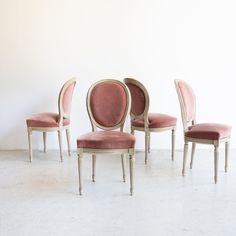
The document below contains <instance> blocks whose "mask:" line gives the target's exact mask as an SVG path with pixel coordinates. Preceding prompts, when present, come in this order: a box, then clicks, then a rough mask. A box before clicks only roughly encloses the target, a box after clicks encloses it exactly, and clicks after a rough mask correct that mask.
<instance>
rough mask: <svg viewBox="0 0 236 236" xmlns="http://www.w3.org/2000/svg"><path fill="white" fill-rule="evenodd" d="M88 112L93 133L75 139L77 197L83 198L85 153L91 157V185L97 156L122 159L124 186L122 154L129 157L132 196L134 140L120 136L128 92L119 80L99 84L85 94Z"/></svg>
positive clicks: (130, 137) (131, 136)
mask: <svg viewBox="0 0 236 236" xmlns="http://www.w3.org/2000/svg"><path fill="white" fill-rule="evenodd" d="M87 110H88V114H89V117H90V121H91V124H92V132H90V133H86V134H83V135H81V136H79V137H78V139H77V153H78V171H79V193H80V195H81V194H82V160H83V154H84V153H90V154H92V180H93V181H95V165H96V154H103V155H104V154H119V155H121V161H122V170H123V181H124V182H125V175H126V174H125V163H126V160H125V154H128V155H129V157H130V158H129V163H130V194H131V195H132V194H133V165H134V145H135V137H134V136H133V135H132V134H129V133H126V132H123V127H124V123H125V120H126V118H127V115H128V113H129V111H130V93H129V90H128V88H127V87H126V86H125V84H123V83H122V82H120V81H118V80H102V81H98V82H97V83H95V84H94V85H92V86H91V87H90V89H89V91H88V94H87ZM98 129H99V130H98ZM117 129H119V131H118V130H117Z"/></svg>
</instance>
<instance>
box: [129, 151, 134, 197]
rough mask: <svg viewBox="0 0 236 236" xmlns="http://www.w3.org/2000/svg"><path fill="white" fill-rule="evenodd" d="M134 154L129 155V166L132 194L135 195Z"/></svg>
mask: <svg viewBox="0 0 236 236" xmlns="http://www.w3.org/2000/svg"><path fill="white" fill-rule="evenodd" d="M134 162H135V157H134V154H133V155H130V156H129V167H130V195H131V196H132V195H133V192H134Z"/></svg>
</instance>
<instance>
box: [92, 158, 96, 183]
mask: <svg viewBox="0 0 236 236" xmlns="http://www.w3.org/2000/svg"><path fill="white" fill-rule="evenodd" d="M95 170H96V155H92V181H93V182H95Z"/></svg>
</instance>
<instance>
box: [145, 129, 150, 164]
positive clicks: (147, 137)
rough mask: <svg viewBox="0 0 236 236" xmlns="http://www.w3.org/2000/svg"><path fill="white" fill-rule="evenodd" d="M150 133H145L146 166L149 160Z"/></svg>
mask: <svg viewBox="0 0 236 236" xmlns="http://www.w3.org/2000/svg"><path fill="white" fill-rule="evenodd" d="M149 135H150V134H149V132H148V131H145V164H147V158H148V139H149Z"/></svg>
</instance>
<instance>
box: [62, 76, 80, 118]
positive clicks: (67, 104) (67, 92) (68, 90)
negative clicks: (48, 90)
mask: <svg viewBox="0 0 236 236" xmlns="http://www.w3.org/2000/svg"><path fill="white" fill-rule="evenodd" d="M75 85H76V79H75V78H72V79H70V80H68V81H67V82H66V83H65V84H64V85H63V86H62V88H61V91H60V94H59V99H58V106H59V114H60V116H61V117H63V118H69V117H70V110H71V101H72V96H73V92H74V88H75Z"/></svg>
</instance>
